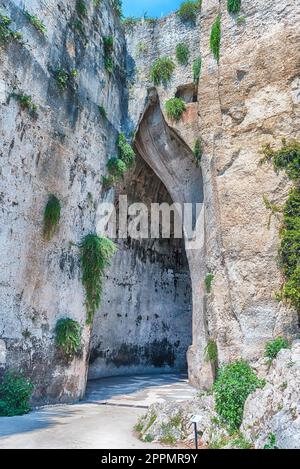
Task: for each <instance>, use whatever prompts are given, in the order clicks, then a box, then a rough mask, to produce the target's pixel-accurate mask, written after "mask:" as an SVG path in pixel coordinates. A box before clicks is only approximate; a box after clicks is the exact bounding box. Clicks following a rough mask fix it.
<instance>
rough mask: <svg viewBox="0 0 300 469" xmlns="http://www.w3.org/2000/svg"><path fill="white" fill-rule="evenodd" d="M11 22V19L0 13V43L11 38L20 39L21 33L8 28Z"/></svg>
mask: <svg viewBox="0 0 300 469" xmlns="http://www.w3.org/2000/svg"><path fill="white" fill-rule="evenodd" d="M10 24H11V20H10V19H9V18H8V16H5V15H3V14H2V13H0V45H1V44H5V43H7V42H8V41H10V40H11V39H13V40H20V39H22V34H20V33H18V32H16V31H13V30H12V29H10V28H9V26H10Z"/></svg>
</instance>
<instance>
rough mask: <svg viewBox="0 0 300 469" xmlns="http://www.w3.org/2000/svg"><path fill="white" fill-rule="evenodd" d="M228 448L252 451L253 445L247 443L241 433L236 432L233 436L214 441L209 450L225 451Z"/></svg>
mask: <svg viewBox="0 0 300 469" xmlns="http://www.w3.org/2000/svg"><path fill="white" fill-rule="evenodd" d="M226 447H227V448H234V449H251V448H252V443H250V442H249V441H247V440H246V438H245V436H244V435H243V434H242V433H241V432H236V433H235V434H233V435H232V436H222V437H220V438H219V439H218V440H216V439H215V440H214V439H213V440H212V441H211V443H210V445H209V449H223V448H226Z"/></svg>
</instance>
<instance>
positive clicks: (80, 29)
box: [71, 18, 88, 44]
mask: <svg viewBox="0 0 300 469" xmlns="http://www.w3.org/2000/svg"><path fill="white" fill-rule="evenodd" d="M71 27H73V29H74V31H75V32H77V33H78V34H80V36H81V37H82V39H83V42H84V43H85V44H87V43H88V38H87V35H86V31H85V26H84V24H83V22H82V21H81V19H80V18H76V19H75V20H74V21H72V23H71Z"/></svg>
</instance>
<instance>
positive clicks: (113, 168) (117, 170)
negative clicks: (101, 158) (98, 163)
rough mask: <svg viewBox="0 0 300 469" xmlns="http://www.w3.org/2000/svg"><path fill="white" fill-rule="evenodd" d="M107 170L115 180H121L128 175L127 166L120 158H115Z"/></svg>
mask: <svg viewBox="0 0 300 469" xmlns="http://www.w3.org/2000/svg"><path fill="white" fill-rule="evenodd" d="M107 169H108V172H109V173H110V175H111V176H113V177H114V178H115V179H119V178H121V177H122V176H124V174H125V173H126V171H127V166H126V164H125V163H124V161H122V160H121V159H120V158H117V157H116V156H113V157H112V158H110V159H109V160H108V162H107Z"/></svg>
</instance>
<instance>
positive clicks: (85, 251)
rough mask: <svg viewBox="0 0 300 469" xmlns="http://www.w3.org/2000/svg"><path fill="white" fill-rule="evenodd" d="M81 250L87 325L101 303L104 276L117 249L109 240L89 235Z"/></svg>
mask: <svg viewBox="0 0 300 469" xmlns="http://www.w3.org/2000/svg"><path fill="white" fill-rule="evenodd" d="M80 250H81V262H82V272H83V274H82V283H83V286H84V287H85V291H86V307H87V324H92V322H93V318H94V314H95V312H96V311H97V309H98V308H99V306H100V302H101V295H102V282H103V275H104V272H105V269H106V267H107V266H108V265H109V261H110V259H111V257H112V256H113V255H114V254H115V253H116V250H117V247H116V245H115V244H114V243H113V242H112V241H111V240H110V239H108V238H100V237H99V236H97V235H96V234H89V235H87V236H86V237H85V238H84V239H83V241H82V243H81V244H80Z"/></svg>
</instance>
